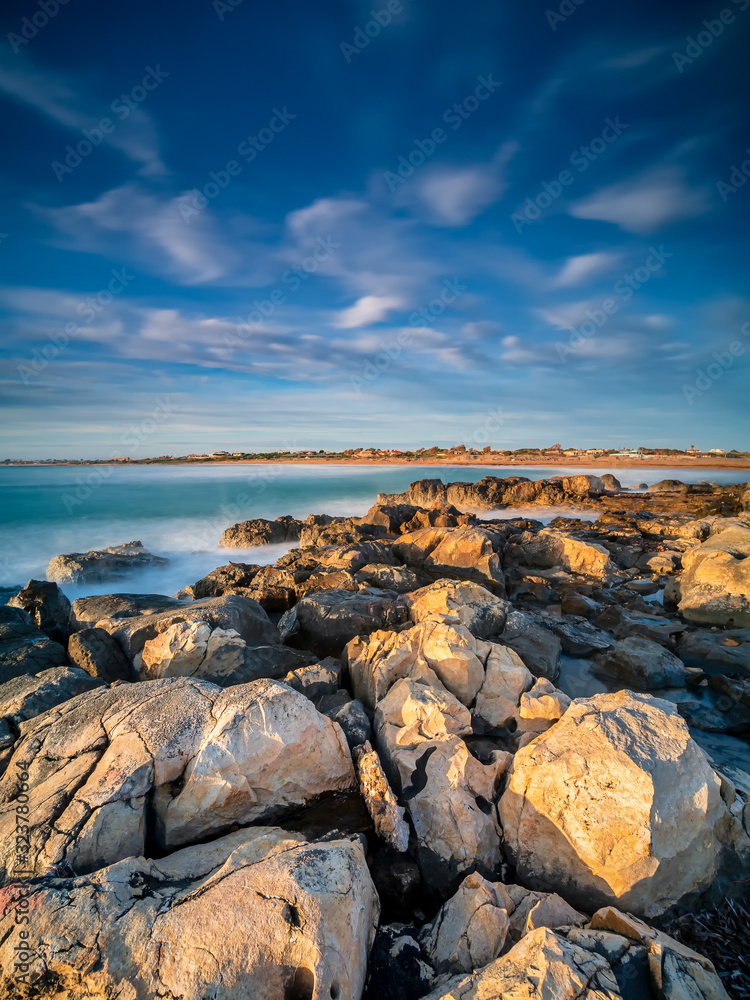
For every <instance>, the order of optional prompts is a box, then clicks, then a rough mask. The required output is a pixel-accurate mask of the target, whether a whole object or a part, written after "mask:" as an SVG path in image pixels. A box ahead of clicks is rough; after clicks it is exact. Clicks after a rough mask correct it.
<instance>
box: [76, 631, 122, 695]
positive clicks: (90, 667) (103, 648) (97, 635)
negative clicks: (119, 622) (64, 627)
mask: <svg viewBox="0 0 750 1000" xmlns="http://www.w3.org/2000/svg"><path fill="white" fill-rule="evenodd" d="M68 659H69V660H70V662H71V663H72V664H73V665H74V666H76V667H80V668H81V670H85V671H86V673H87V674H91V676H92V677H101V679H102V680H104V681H106V682H107V683H108V684H111V683H112V681H130V680H133V670H132V668H131V666H130V662H129V661H128V658H127V657H126V656H125V654H124V653H123V651H122V649H121V648H120V647H119V645H118V644H117V642H116V641H115V640H114V639H113V638H112V636H111V635H110V634H109V632H107V631H105V629H103V628H82V629H80V631H78V632H74V633H73V634H72V635H71V637H70V639H69V641H68Z"/></svg>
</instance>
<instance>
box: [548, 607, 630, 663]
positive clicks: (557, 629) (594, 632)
mask: <svg viewBox="0 0 750 1000" xmlns="http://www.w3.org/2000/svg"><path fill="white" fill-rule="evenodd" d="M536 621H537V624H539V625H542V626H543V627H544V628H548V629H549V630H550V631H551V632H554V633H555V635H556V636H557V637H558V638H559V639H560V642H561V643H562V651H563V653H564V654H565V656H591V655H592V653H598V652H601V651H602V650H605V649H611V647H612V646H613V645H614V639H613V638H612V636H611V635H609V633H607V632H604V631H603V630H602V629H599V628H596V627H595V626H594V625H592V624H591V622H589V621H587V620H586V618H577V617H574V616H573V615H566V616H565V617H564V618H562V619H560V618H557V617H555V616H554V615H547V616H545V617H542V616H541V615H540V616H539V617H538V618H537V619H536Z"/></svg>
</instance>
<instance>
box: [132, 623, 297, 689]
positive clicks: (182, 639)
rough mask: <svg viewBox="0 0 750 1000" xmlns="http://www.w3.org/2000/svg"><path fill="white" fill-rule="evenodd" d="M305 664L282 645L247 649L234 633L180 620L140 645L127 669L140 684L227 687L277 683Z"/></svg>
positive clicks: (244, 643)
mask: <svg viewBox="0 0 750 1000" xmlns="http://www.w3.org/2000/svg"><path fill="white" fill-rule="evenodd" d="M309 661H310V656H309V654H305V653H300V652H298V651H297V650H295V649H290V648H289V647H288V646H281V645H267V646H248V645H247V643H246V642H245V640H244V639H243V638H242V636H241V635H240V634H239V632H236V631H235V630H234V629H224V628H212V627H211V625H210V624H208V622H205V621H189V622H186V621H180V622H175V623H174V624H173V625H170V626H169V628H168V629H167V630H166V631H165V632H160V633H159V634H158V635H157V636H155V637H154V638H153V639H149V640H148V641H147V642H146V644H145V645H144V647H143V651H142V652H140V653H136V655H135V657H134V658H133V669H134V671H135V673H136V674H137V675H138V677H139V678H140V679H141V680H155V679H156V678H158V677H195V678H200V679H202V680H206V681H212V682H213V683H214V684H220V685H221V686H222V687H229V686H230V685H232V684H246V683H248V682H249V681H255V680H259V679H260V678H262V677H273V678H282V677H284V676H285V674H287V673H288V672H289V671H290V670H295V669H297V668H298V667H301V666H305V665H307V664H308V663H309Z"/></svg>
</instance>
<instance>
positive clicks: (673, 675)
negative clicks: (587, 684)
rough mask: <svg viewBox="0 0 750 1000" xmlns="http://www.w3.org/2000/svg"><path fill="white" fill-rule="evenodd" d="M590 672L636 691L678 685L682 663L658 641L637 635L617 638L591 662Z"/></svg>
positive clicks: (682, 679) (682, 680) (684, 673)
mask: <svg viewBox="0 0 750 1000" xmlns="http://www.w3.org/2000/svg"><path fill="white" fill-rule="evenodd" d="M593 671H594V673H596V674H599V675H600V676H604V677H610V678H612V679H613V680H615V681H618V682H620V683H622V684H626V685H627V686H628V687H630V688H635V689H636V690H638V691H654V690H656V689H657V688H670V687H682V686H683V685H684V684H685V680H686V678H687V671H686V670H685V666H684V664H683V662H682V660H680V659H679V658H678V657H676V656H675V655H674V653H670V652H669V650H668V649H665V648H664V647H663V646H660V645H659V643H658V642H653V641H652V640H651V639H644V638H642V637H640V636H636V635H633V636H630V637H629V638H627V639H620V641H619V642H617V643H615V645H614V646H613V648H612V649H611V650H610V651H609V652H608V653H606V654H604V655H603V656H601V657H600V658H598V659H597V660H595V661H594V667H593Z"/></svg>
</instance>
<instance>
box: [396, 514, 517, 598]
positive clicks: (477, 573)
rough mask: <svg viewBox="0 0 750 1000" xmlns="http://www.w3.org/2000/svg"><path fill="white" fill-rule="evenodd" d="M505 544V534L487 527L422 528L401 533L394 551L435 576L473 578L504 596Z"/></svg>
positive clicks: (404, 559) (398, 555)
mask: <svg viewBox="0 0 750 1000" xmlns="http://www.w3.org/2000/svg"><path fill="white" fill-rule="evenodd" d="M503 545H504V538H503V536H502V535H500V534H499V533H497V532H494V531H490V530H488V529H486V528H471V527H464V528H423V529H422V530H420V531H414V532H410V533H409V534H405V535H402V536H401V537H400V539H399V540H398V541H397V542H395V543H394V546H393V551H394V553H395V554H396V556H397V557H398V558H399V559H401V560H403V562H405V563H406V565H407V566H410V567H412V568H414V569H418V570H424V572H425V573H427V574H429V575H430V576H432V577H455V578H457V579H459V580H474V581H476V582H477V583H482V584H484V585H485V586H487V587H489V588H490V589H491V590H493V591H495V592H497V593H499V594H500V595H501V596H502V595H503V593H504V591H505V576H504V574H503V570H502V566H501V561H500V553H501V552H502V548H503Z"/></svg>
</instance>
